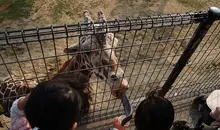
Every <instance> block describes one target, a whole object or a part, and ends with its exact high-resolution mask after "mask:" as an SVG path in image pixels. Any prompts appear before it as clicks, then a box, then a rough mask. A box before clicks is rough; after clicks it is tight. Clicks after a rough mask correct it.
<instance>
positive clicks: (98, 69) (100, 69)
mask: <svg viewBox="0 0 220 130" xmlns="http://www.w3.org/2000/svg"><path fill="white" fill-rule="evenodd" d="M98 21H99V22H102V23H103V22H104V21H105V16H104V14H103V12H102V11H99V12H98ZM84 22H85V23H91V22H92V19H91V17H90V14H89V13H88V11H85V12H84ZM101 25H102V24H95V25H94V26H95V28H96V31H97V32H99V31H101V29H100V28H99V29H97V28H98V26H101ZM92 27H93V26H89V25H88V27H87V28H88V29H89V28H92ZM88 29H87V30H88ZM84 33H89V31H85V32H84ZM117 43H118V39H117V38H115V36H114V34H113V33H100V34H91V35H86V36H83V37H81V39H80V43H78V44H76V45H74V46H72V47H70V48H66V49H64V52H65V53H69V54H74V53H76V52H82V53H81V54H80V53H77V54H76V57H77V55H78V57H79V55H81V56H80V57H81V58H82V57H83V59H82V60H81V63H80V64H86V68H87V69H91V72H92V73H95V75H96V76H97V77H99V78H100V79H102V80H106V81H107V84H108V85H109V86H111V91H112V94H113V95H114V96H117V95H118V94H120V93H124V92H126V90H127V89H128V81H127V80H126V79H125V78H124V71H123V69H122V68H121V67H120V65H119V64H118V58H117V57H116V55H115V51H114V47H116V46H117ZM83 51H84V52H85V53H83ZM79 69H81V68H79Z"/></svg>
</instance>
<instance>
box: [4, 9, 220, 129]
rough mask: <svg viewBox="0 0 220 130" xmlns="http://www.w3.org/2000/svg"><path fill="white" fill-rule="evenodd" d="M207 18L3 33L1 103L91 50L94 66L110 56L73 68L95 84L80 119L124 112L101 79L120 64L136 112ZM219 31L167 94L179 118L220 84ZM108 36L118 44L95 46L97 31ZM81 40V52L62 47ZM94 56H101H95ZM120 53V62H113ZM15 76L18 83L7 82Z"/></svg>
mask: <svg viewBox="0 0 220 130" xmlns="http://www.w3.org/2000/svg"><path fill="white" fill-rule="evenodd" d="M207 18H208V13H207V12H199V13H186V14H171V15H161V16H152V17H150V16H149V17H143V18H130V19H129V18H127V19H124V20H113V21H104V22H91V23H78V24H73V25H64V26H51V27H43V28H32V29H23V30H7V31H5V32H0V70H1V72H0V79H1V88H0V97H1V99H0V102H1V104H4V103H8V102H10V103H11V102H12V101H13V100H14V99H16V98H18V97H20V96H23V95H25V94H26V93H28V92H26V89H24V88H20V89H19V87H14V86H15V84H13V82H15V83H18V81H22V82H21V83H20V82H19V83H20V84H19V85H17V86H27V87H34V86H35V85H36V84H37V83H39V82H41V81H44V80H48V79H50V78H51V77H52V76H53V75H54V74H56V73H57V72H58V70H59V68H60V66H61V65H63V64H64V62H65V61H67V60H70V59H71V58H72V57H77V55H81V56H85V55H89V56H88V57H89V58H88V59H87V60H88V61H89V63H95V62H94V60H100V59H101V58H103V57H106V59H108V60H109V61H106V62H107V64H102V65H100V64H99V65H92V67H91V66H90V67H88V66H87V67H85V68H79V69H75V70H74V69H73V70H71V73H74V72H76V71H80V72H82V71H86V70H88V71H91V73H92V75H91V78H90V80H89V82H88V83H89V84H90V85H91V87H92V89H93V102H92V104H91V108H90V113H89V115H88V116H87V117H85V118H84V119H82V121H81V124H82V125H84V124H91V123H95V122H99V121H103V120H108V119H111V118H113V117H115V116H118V115H121V114H123V113H124V111H123V106H122V104H121V101H120V100H118V99H117V98H115V97H114V96H113V95H112V94H111V89H112V88H111V87H112V86H110V85H109V84H108V82H109V81H108V78H106V77H105V78H103V77H100V75H99V73H98V76H97V72H96V70H100V69H101V68H108V69H109V68H111V67H112V66H116V67H117V69H116V70H115V71H118V68H121V69H122V70H123V72H124V74H123V77H120V76H119V77H118V78H119V79H122V78H124V79H126V80H127V81H128V84H129V86H130V87H129V89H128V90H127V92H126V93H127V95H128V97H129V100H130V102H131V105H132V106H133V108H134V110H135V108H136V107H137V105H138V104H139V103H140V101H142V100H143V99H144V97H145V95H146V94H148V93H149V92H150V91H151V90H152V89H155V88H161V87H162V86H163V85H164V83H165V82H166V81H167V80H168V77H169V75H170V74H171V72H172V70H173V69H174V68H175V67H176V63H177V62H178V60H179V58H180V57H181V56H182V54H183V52H184V50H185V49H186V47H187V46H188V43H189V42H190V40H191V39H192V37H193V34H194V33H195V30H196V29H197V27H198V25H199V24H200V23H201V22H203V21H204V20H206V19H207ZM97 25H99V26H97ZM88 26H89V27H90V28H88ZM97 30H99V31H97ZM219 31H220V29H219V21H218V20H217V21H215V22H214V23H213V25H212V26H211V28H210V29H209V31H208V33H207V34H206V35H205V36H204V38H203V40H202V41H201V43H200V44H199V46H198V47H197V49H196V50H195V52H194V53H193V55H192V57H191V58H190V59H189V60H188V63H187V65H186V66H185V67H184V68H183V70H182V71H181V73H180V74H179V76H178V78H177V79H176V81H175V82H174V84H173V85H172V88H171V89H170V91H168V93H167V94H166V95H165V97H167V98H168V99H170V100H171V101H172V102H173V103H174V106H175V108H176V113H177V115H178V112H181V111H182V109H183V108H184V106H185V107H187V106H188V104H189V102H190V101H191V98H192V97H195V96H197V95H198V94H200V93H209V92H211V91H212V90H214V89H217V88H219V82H218V80H219V58H220V56H219V54H220V48H219V38H220V36H219ZM85 32H86V33H85ZM109 33H111V34H113V35H112V36H113V39H115V38H117V41H118V44H117V46H115V45H113V43H114V41H115V40H113V41H112V43H111V44H110V47H108V48H92V44H96V43H95V42H94V36H97V35H99V34H106V35H107V34H109ZM82 39H84V40H85V39H86V40H87V41H90V42H89V43H90V44H91V46H90V48H87V49H83V42H82ZM77 43H79V50H78V51H77V52H74V53H67V54H66V53H64V52H63V51H64V49H65V48H70V47H71V46H73V45H75V44H77ZM80 48H81V49H80ZM105 51H108V53H110V57H109V55H107V54H105ZM103 52H104V53H103ZM95 53H97V55H96V56H95V57H96V58H95V57H92V56H91V55H92V54H95ZM114 53H115V56H116V57H117V61H118V62H111V61H110V60H111V59H112V57H111V56H113V57H114V55H112V54H114ZM75 60H77V58H76V59H75ZM91 61H92V62H91ZM85 62H86V61H81V62H80V64H85ZM86 63H87V62H86ZM61 73H62V72H61ZM103 73H104V72H103ZM106 73H107V72H106ZM6 77H7V78H6ZM9 79H10V80H9ZM9 81H10V82H12V83H10V84H7V82H9ZM187 99H189V100H187ZM180 101H182V102H180ZM184 102H186V103H184ZM10 103H8V104H7V105H8V106H7V108H10ZM184 104H185V105H184ZM187 110H188V108H187ZM183 111H185V110H183ZM177 118H178V117H177ZM179 118H182V117H179ZM186 118H187V120H189V118H188V117H186ZM102 125H103V124H102ZM99 126H101V124H99V125H98V127H99ZM99 128H100V127H99Z"/></svg>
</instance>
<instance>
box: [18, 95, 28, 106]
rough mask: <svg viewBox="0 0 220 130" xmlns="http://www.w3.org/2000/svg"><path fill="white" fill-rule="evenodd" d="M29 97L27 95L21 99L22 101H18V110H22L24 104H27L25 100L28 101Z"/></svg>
mask: <svg viewBox="0 0 220 130" xmlns="http://www.w3.org/2000/svg"><path fill="white" fill-rule="evenodd" d="M29 95H30V94H28V95H27V96H26V97H25V98H22V99H20V100H19V101H18V109H19V110H24V107H25V104H26V102H27V100H28V98H29Z"/></svg>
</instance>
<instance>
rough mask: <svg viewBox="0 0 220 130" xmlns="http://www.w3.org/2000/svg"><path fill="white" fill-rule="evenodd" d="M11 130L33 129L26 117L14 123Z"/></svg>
mask: <svg viewBox="0 0 220 130" xmlns="http://www.w3.org/2000/svg"><path fill="white" fill-rule="evenodd" d="M11 130H32V128H31V126H30V124H29V122H28V121H27V119H26V118H25V117H19V118H17V119H16V120H15V122H13V124H12V126H11Z"/></svg>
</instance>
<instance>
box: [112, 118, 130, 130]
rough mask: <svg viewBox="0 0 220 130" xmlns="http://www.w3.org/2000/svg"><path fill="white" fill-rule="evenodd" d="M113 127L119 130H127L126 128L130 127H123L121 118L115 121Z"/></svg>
mask: <svg viewBox="0 0 220 130" xmlns="http://www.w3.org/2000/svg"><path fill="white" fill-rule="evenodd" d="M113 127H114V128H117V129H118V130H125V129H126V128H128V126H122V125H121V122H120V118H119V117H116V118H115V119H114V123H113Z"/></svg>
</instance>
